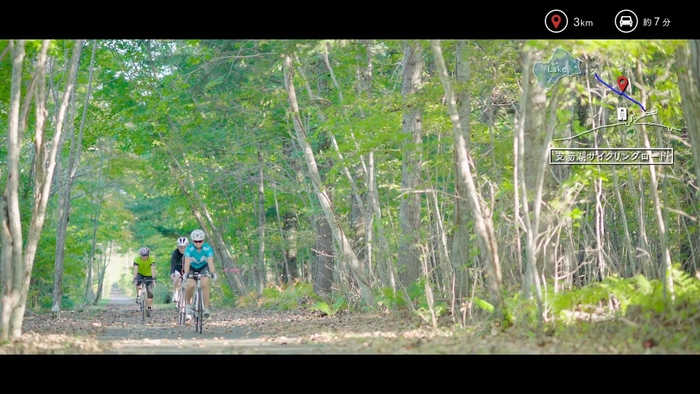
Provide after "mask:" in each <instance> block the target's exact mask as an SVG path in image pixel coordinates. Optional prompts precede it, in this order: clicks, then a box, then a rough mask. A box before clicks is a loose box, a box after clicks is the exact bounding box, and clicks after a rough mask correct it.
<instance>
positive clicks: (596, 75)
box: [595, 73, 647, 112]
mask: <svg viewBox="0 0 700 394" xmlns="http://www.w3.org/2000/svg"><path fill="white" fill-rule="evenodd" d="M595 77H596V78H597V79H598V81H600V83H602V84H603V85H605V86H607V87H608V88H610V90H612V91H613V92H615V93H617V94H619V95H620V96H624V97H625V98H627V99H628V100H630V101H632V102H633V103H635V104H637V105H638V106H640V107H641V108H642V111H644V112H647V110H646V109H644V106H643V105H642V103H640V102H639V101H637V100H635V99H633V98H632V97H630V96H628V95H626V94H624V93H623V92H618V91H617V90H615V89H614V88H613V87H612V86H610V85H608V84H607V83H605V82H604V81H603V80H602V79H600V77H599V76H598V74H597V73H596V74H595Z"/></svg>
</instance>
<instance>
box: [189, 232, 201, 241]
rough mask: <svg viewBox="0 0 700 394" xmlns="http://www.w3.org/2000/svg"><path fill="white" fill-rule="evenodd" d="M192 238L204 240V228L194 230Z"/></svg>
mask: <svg viewBox="0 0 700 394" xmlns="http://www.w3.org/2000/svg"><path fill="white" fill-rule="evenodd" d="M192 240H193V241H204V231H202V230H194V231H192Z"/></svg>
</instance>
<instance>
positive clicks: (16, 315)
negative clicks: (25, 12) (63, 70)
mask: <svg viewBox="0 0 700 394" xmlns="http://www.w3.org/2000/svg"><path fill="white" fill-rule="evenodd" d="M11 45H13V76H12V88H11V100H10V102H11V107H10V127H9V129H8V134H9V138H8V183H7V186H6V187H7V188H8V189H7V190H6V194H5V197H6V199H7V203H8V211H7V216H8V218H7V223H6V224H4V225H3V227H4V226H5V225H6V226H7V229H8V231H7V232H5V231H3V234H4V235H3V250H5V249H6V248H7V249H9V248H12V253H11V257H12V263H11V265H12V269H11V271H9V270H8V271H9V272H8V273H7V274H5V269H3V273H4V274H5V275H8V274H9V275H11V277H12V283H8V284H7V285H8V286H7V287H4V289H3V311H2V314H3V325H2V334H0V335H1V336H0V339H7V338H8V337H9V336H11V337H12V338H13V339H17V338H19V337H20V336H21V335H22V323H23V321H24V312H25V309H26V304H27V294H28V292H29V284H30V283H31V275H32V268H33V265H34V257H35V256H36V251H37V245H38V243H39V238H40V235H41V229H42V228H43V225H44V219H45V217H46V205H47V203H48V198H49V192H50V189H51V184H52V180H53V175H54V170H55V168H56V156H57V152H58V150H59V147H60V144H59V142H60V140H61V133H62V131H63V127H62V126H63V120H64V116H65V113H66V109H67V107H68V102H69V99H70V97H71V95H72V94H73V88H74V81H75V75H76V73H77V68H78V62H79V60H80V53H81V49H82V41H81V40H76V41H75V44H74V47H73V54H72V58H71V61H70V66H69V68H70V69H69V75H68V78H67V80H66V89H65V91H64V92H63V98H62V100H61V105H60V108H59V110H58V114H57V117H56V123H55V124H56V131H55V133H54V135H53V141H52V143H51V149H50V151H46V146H45V142H44V122H45V120H46V119H45V116H46V107H45V104H46V80H45V79H46V71H45V70H46V62H47V56H46V54H47V52H48V47H49V41H48V40H44V41H43V42H42V46H41V49H40V52H39V57H38V59H37V62H36V73H35V78H36V79H35V81H36V86H37V88H38V91H36V92H35V108H36V115H35V116H36V118H35V130H36V132H35V141H34V146H35V150H36V155H35V160H34V201H33V203H32V211H31V212H32V216H31V219H30V223H29V232H28V234H27V241H26V244H25V248H24V251H22V249H21V247H22V246H21V244H22V233H21V230H20V231H17V230H18V228H16V226H21V224H20V223H21V219H20V216H19V215H20V213H19V205H18V204H19V199H18V198H16V197H15V193H16V187H18V186H19V184H18V183H15V182H16V181H17V179H16V178H17V177H18V175H19V173H18V172H17V173H13V171H16V169H15V168H14V166H17V165H18V162H19V152H16V153H17V156H14V155H15V152H14V150H15V149H19V147H20V143H21V131H22V127H20V119H19V118H18V114H19V107H17V109H16V111H17V112H15V113H13V112H12V111H13V110H15V108H14V107H13V105H18V104H19V97H20V96H19V91H16V92H15V91H14V90H13V89H14V85H15V83H17V84H19V83H20V82H21V68H22V63H23V60H24V42H23V41H20V42H18V43H17V44H16V45H15V44H14V43H12V44H11ZM15 67H17V69H16V68H15ZM15 73H16V74H15ZM30 91H31V89H30ZM27 104H28V103H27ZM24 108H27V106H25V107H24ZM13 160H17V161H16V162H14V163H13ZM13 175H14V177H15V179H12V178H13ZM13 188H15V190H12V189H13ZM15 201H16V203H17V206H15ZM17 244H19V245H17ZM15 248H18V249H19V250H18V251H16V250H15ZM4 255H5V254H4ZM6 264H10V263H6ZM4 268H7V265H4ZM5 294H8V297H7V299H6V298H5ZM17 301H19V302H17ZM6 316H8V317H7V318H6Z"/></svg>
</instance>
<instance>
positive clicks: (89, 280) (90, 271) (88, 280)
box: [85, 139, 111, 305]
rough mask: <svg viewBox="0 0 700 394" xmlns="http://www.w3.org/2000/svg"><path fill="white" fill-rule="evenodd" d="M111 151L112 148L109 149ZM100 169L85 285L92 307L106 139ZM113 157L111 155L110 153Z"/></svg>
mask: <svg viewBox="0 0 700 394" xmlns="http://www.w3.org/2000/svg"><path fill="white" fill-rule="evenodd" d="M107 149H108V150H109V149H110V148H109V147H107ZM99 150H100V169H99V171H98V172H97V188H96V190H95V195H94V196H93V199H92V209H93V216H92V218H91V219H92V223H93V228H92V245H91V248H90V256H89V258H88V264H87V278H86V285H85V305H92V304H93V303H94V302H95V294H94V291H93V286H94V284H93V282H94V280H93V278H92V276H93V270H94V267H95V255H96V254H97V229H98V228H99V225H100V213H101V212H102V202H103V200H104V194H105V188H104V187H103V186H102V182H103V173H104V172H105V171H103V168H104V166H105V164H104V162H105V142H104V139H101V140H100V148H99ZM110 156H111V153H110ZM106 160H107V164H106V165H107V170H106V172H109V162H110V157H107V159H106Z"/></svg>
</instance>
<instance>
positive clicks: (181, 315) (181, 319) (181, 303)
mask: <svg viewBox="0 0 700 394" xmlns="http://www.w3.org/2000/svg"><path fill="white" fill-rule="evenodd" d="M177 312H178V323H179V324H180V325H182V324H185V320H186V319H187V316H186V314H185V294H184V292H183V291H182V289H181V290H180V291H179V299H178V301H177Z"/></svg>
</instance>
